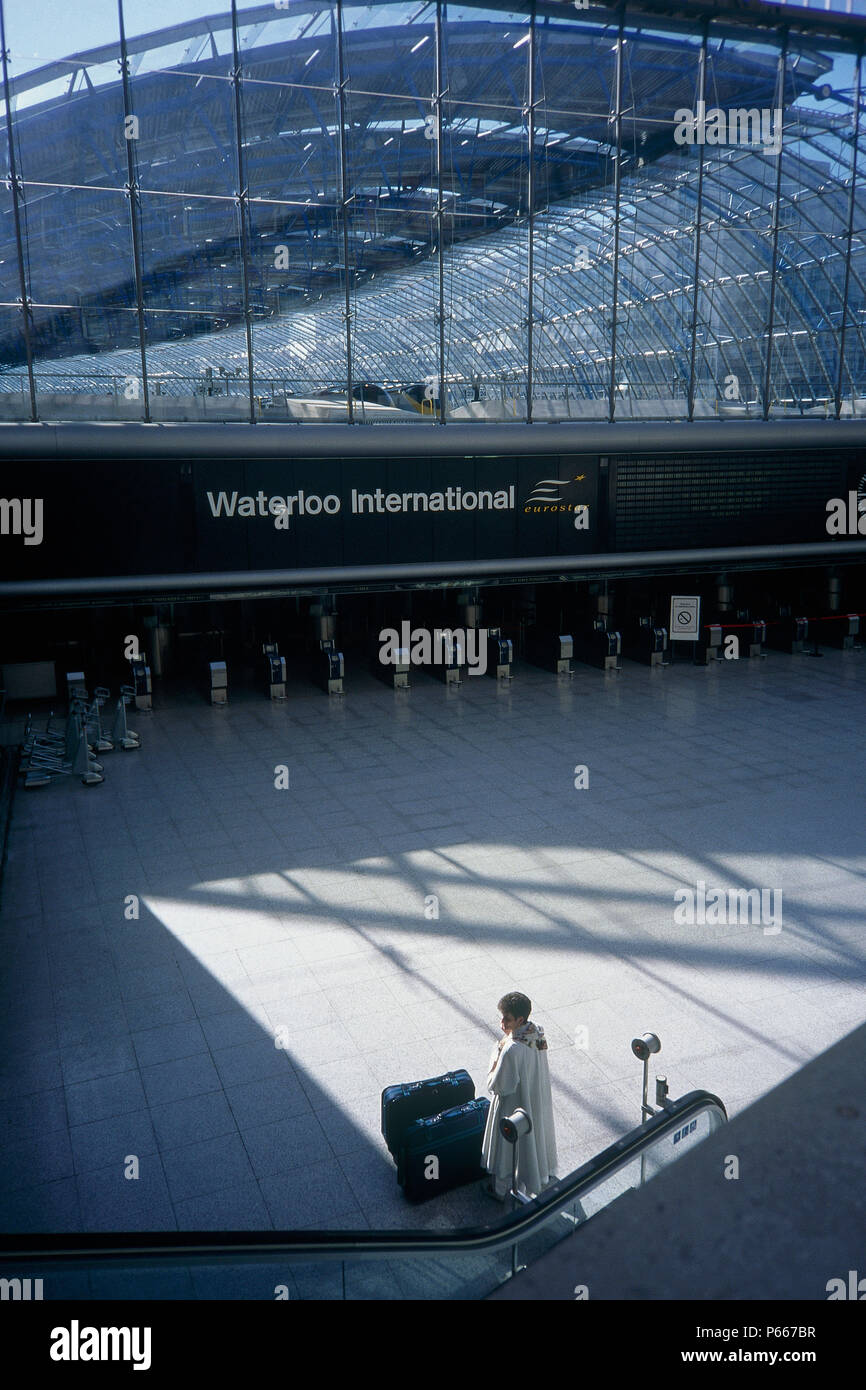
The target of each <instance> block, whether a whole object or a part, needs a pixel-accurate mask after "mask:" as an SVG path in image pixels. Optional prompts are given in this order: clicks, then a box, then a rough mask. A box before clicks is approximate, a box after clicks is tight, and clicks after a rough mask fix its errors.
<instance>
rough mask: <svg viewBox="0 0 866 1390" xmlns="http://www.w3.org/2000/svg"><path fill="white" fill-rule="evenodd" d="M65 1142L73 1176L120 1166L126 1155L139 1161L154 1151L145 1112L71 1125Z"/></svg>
mask: <svg viewBox="0 0 866 1390" xmlns="http://www.w3.org/2000/svg"><path fill="white" fill-rule="evenodd" d="M69 1140H70V1143H71V1146H72V1154H73V1159H74V1163H75V1171H76V1173H90V1172H94V1171H96V1170H97V1169H100V1168H109V1167H111V1166H113V1165H117V1164H121V1163H123V1162H124V1161H125V1159H126V1158H127V1156H128V1155H129V1154H135V1155H136V1156H137V1157H139V1158H140V1157H142V1155H145V1154H153V1153H156V1151H157V1144H156V1138H155V1136H154V1132H153V1126H152V1124H151V1120H150V1116H149V1115H148V1112H147V1111H146V1110H138V1111H132V1112H130V1113H129V1114H125V1115H113V1116H111V1117H110V1118H108V1119H104V1120H91V1121H90V1122H89V1123H87V1124H80V1125H73V1126H72V1128H71V1129H70V1130H69Z"/></svg>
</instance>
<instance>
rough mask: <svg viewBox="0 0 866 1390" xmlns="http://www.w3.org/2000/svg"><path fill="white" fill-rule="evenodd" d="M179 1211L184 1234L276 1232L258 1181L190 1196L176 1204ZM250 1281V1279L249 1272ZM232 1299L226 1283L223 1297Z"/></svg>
mask: <svg viewBox="0 0 866 1390" xmlns="http://www.w3.org/2000/svg"><path fill="white" fill-rule="evenodd" d="M175 1211H176V1213H177V1222H178V1229H179V1230H181V1231H268V1230H272V1229H273V1222H272V1221H271V1217H270V1213H269V1212H268V1209H267V1206H266V1205H265V1200H264V1198H263V1197H262V1194H261V1191H260V1190H259V1186H258V1183H255V1182H238V1183H236V1184H235V1185H234V1186H232V1187H229V1188H226V1189H225V1190H223V1191H220V1192H208V1193H205V1194H204V1195H203V1196H200V1197H189V1198H187V1199H186V1200H184V1201H181V1202H175ZM250 1272H251V1271H250ZM247 1280H249V1273H248V1275H247ZM248 1286H249V1285H248ZM199 1287H200V1285H199ZM273 1287H274V1286H273V1285H272V1286H271V1288H270V1291H269V1296H270V1297H271V1298H273V1296H274V1295H273ZM214 1296H216V1295H214ZM228 1296H229V1295H228V1293H227V1292H226V1289H225V1283H224V1282H223V1284H222V1289H221V1293H220V1297H222V1298H225V1297H228ZM249 1296H250V1297H255V1296H259V1297H260V1296H261V1295H259V1294H256V1295H254V1294H252V1293H251V1294H250V1295H249Z"/></svg>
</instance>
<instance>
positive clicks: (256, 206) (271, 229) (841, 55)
mask: <svg viewBox="0 0 866 1390" xmlns="http://www.w3.org/2000/svg"><path fill="white" fill-rule="evenodd" d="M18 8H19V7H18V5H17V0H16V4H10V0H6V4H5V13H4V21H5V25H6V31H7V45H8V47H9V48H10V50H11V53H12V56H13V59H14V58H15V55H16V42H15V28H16V12H17V10H18ZM112 9H113V6H112ZM176 12H177V13H178V14H179V16H180V17H179V19H178V22H177V23H175V24H173V25H172V26H170V27H167V28H165V29H163V30H161V31H159V32H142V29H141V21H143V20H144V19H145V17H146V16H147V15H148V14H149V13H150V14H151V15H152V7H151V6H150V5H147V6H146V5H144V4H139V3H134V0H125V3H124V4H123V6H122V14H123V17H124V29H125V33H124V36H123V39H121V37H120V35H119V34H118V36H117V37H112V38H110V39H109V40H108V41H107V42H105V43H103V44H101V45H98V46H94V47H92V48H91V49H89V50H87V51H84V52H79V53H78V54H75V55H73V56H72V57H70V58H65V59H62V60H61V59H52V60H51V61H48V62H44V63H41V64H39V65H37V66H35V67H31V68H29V69H28V70H24V71H20V72H17V73H14V72H13V71H12V67H14V66H15V64H14V62H13V64H12V66H10V67H9V68H8V70H7V72H6V74H5V79H6V87H7V90H8V96H9V116H8V120H7V122H6V127H7V129H8V128H11V130H12V149H11V154H10V148H9V144H8V138H7V139H6V141H5V147H6V155H7V165H8V168H9V175H10V177H9V178H8V180H7V188H6V191H5V193H4V194H3V201H2V211H3V217H2V220H0V414H5V415H7V416H9V415H10V414H12V415H14V414H15V413H16V412H18V413H21V411H24V412H27V409H28V406H29V413H30V414H32V413H34V408H35V412H36V413H37V414H44V413H45V411H46V410H47V411H48V413H51V411H52V410H54V411H55V412H56V411H57V410H62V409H64V408H65V407H64V404H63V403H62V402H59V401H58V398H59V397H61V396H65V395H68V394H70V393H71V394H76V393H77V394H79V395H83V396H87V397H89V398H91V399H90V400H89V403H88V408H89V409H90V410H91V412H92V411H96V413H97V414H99V413H103V412H104V413H105V414H106V415H108V416H109V417H111V416H116V415H117V414H120V415H121V416H125V415H130V414H131V415H132V416H136V415H139V414H143V415H144V417H145V418H161V416H160V412H161V411H162V415H163V416H166V415H167V414H170V412H168V407H167V406H166V405H165V401H166V398H171V399H174V400H176V401H177V400H179V399H180V398H188V399H191V398H193V397H198V398H199V400H200V401H201V400H204V399H205V398H207V400H208V401H209V402H210V404H209V405H208V407H207V409H208V411H209V412H210V413H211V414H213V413H214V412H215V410H218V407H217V406H215V401H216V399H217V393H219V397H221V398H222V399H223V400H225V402H226V407H227V409H228V398H229V397H236V403H237V404H238V405H239V406H241V407H242V405H243V400H244V397H246V398H247V401H248V402H249V403H251V407H252V410H253V411H254V412H255V411H257V410H261V409H262V408H263V407H264V406H268V407H270V408H271V409H272V410H275V409H279V408H282V409H283V410H284V411H288V413H289V415H292V414H293V413H294V414H295V415H297V414H298V411H297V410H294V412H293V410H292V404H291V403H292V402H293V401H296V402H297V401H300V400H313V399H315V398H316V397H317V396H318V394H319V393H320V392H321V391H323V390H325V389H328V388H330V389H331V390H332V392H334V391H336V392H337V393H338V394H339V393H340V392H342V393H343V398H344V401H345V398H346V395H347V394H349V395H351V396H353V397H354V398H357V397H358V396H359V395H360V396H366V397H367V399H368V400H370V399H372V396H371V393H370V392H369V391H368V389H367V386H366V385H365V384H370V385H371V386H372V384H377V385H378V386H380V387H384V388H387V389H388V390H389V391H390V392H391V397H390V398H389V399H390V401H391V402H392V403H393V404H394V405H395V406H396V408H397V409H402V410H410V411H416V412H417V411H418V410H420V411H421V412H422V413H423V411H424V397H425V396H426V404H427V409H428V412H432V413H434V414H438V415H439V416H440V418H441V417H442V416H443V415H444V414H446V413H452V414H453V413H454V412H457V413H458V414H462V415H468V416H477V417H479V418H503V416H505V417H507V418H514V417H516V418H525V416H526V412H527V410H528V409H532V412H533V415H534V416H535V417H536V418H544V417H545V414H547V415H548V416H550V415H553V416H556V415H561V414H567V415H571V414H574V415H578V416H579V415H615V416H617V417H618V416H620V415H625V416H627V415H633V414H646V415H657V416H662V417H673V418H678V417H682V416H684V415H688V414H691V413H697V414H700V413H702V412H704V413H705V412H707V411H712V412H714V413H715V412H717V411H718V412H720V413H742V412H743V411H753V410H758V411H763V413H765V414H766V413H769V411H770V410H790V409H796V410H797V411H798V412H800V411H802V410H806V409H808V410H813V409H819V410H824V411H831V412H838V411H840V410H841V409H842V408H848V409H857V408H858V407H857V400H858V397H859V395H860V394H861V392H862V391H863V387H864V379H866V342H864V336H863V334H864V313H866V295H864V282H866V263H864V260H863V257H864V250H866V246H864V241H863V238H862V233H863V230H864V224H866V196H864V193H863V182H862V148H863V140H862V135H863V132H862V131H861V129H860V110H861V107H862V81H861V74H860V72H859V68H858V62H857V60H856V57H855V54H854V52H853V48H852V47H851V46H849V45H850V40H849V39H842V38H839V39H838V40H837V39H834V38H833V37H832V35H830V36H829V37H828V36H827V35H825V34H823V33H822V34H821V35H820V36H812V35H809V34H807V33H791V35H790V36H789V38H788V40H787V45H786V46H784V47H783V45H784V42H785V41H784V39H783V37H782V33H781V31H778V32H776V31H774V29H773V27H772V25H771V24H768V23H767V22H765V23H764V26H763V27H762V28H760V29H749V30H747V29H744V28H742V27H735V26H734V25H733V23H732V24H727V23H726V22H725V21H722V20H713V21H711V22H708V23H707V25H706V28H705V29H704V28H701V27H696V26H695V25H694V24H691V25H690V24H689V23H688V21H687V20H675V19H667V20H665V21H662V20H661V19H660V18H659V17H658V16H649V15H647V14H645V13H643V12H642V11H640V10H639V9H638V8H635V9H634V10H629V11H628V12H627V14H626V18H625V21H624V23H623V25H622V27H620V22H619V17H618V12H616V13H615V12H613V11H608V10H606V9H605V8H604V7H596V6H593V7H589V8H587V9H586V10H583V9H578V8H577V7H575V6H570V5H569V6H566V5H564V4H555V3H551V4H548V5H537V6H535V7H534V8H526V9H524V10H523V11H522V12H520V11H517V12H511V11H503V10H498V9H493V8H490V7H489V6H488V7H487V8H485V9H481V8H479V7H472V6H469V5H463V6H460V7H459V8H457V9H455V8H451V7H448V8H446V7H445V6H444V5H439V6H437V5H435V4H433V5H430V4H426V5H425V4H414V5H406V4H380V5H377V6H365V7H361V6H357V7H356V6H350V5H348V4H345V5H343V6H342V7H341V8H340V9H336V8H334V7H333V6H331V5H322V4H317V3H308V0H297V3H296V0H292V6H291V11H290V12H289V11H288V9H286V10H283V9H282V7H280V8H277V7H276V6H274V5H268V6H262V5H260V6H256V7H253V8H251V9H245V10H240V11H239V12H238V15H237V23H236V24H235V25H233V23H232V17H231V13H230V12H229V11H227V12H225V13H220V14H215V15H211V16H205V17H199V16H196V15H193V16H192V17H190V18H188V19H187V18H184V17H183V10H182V8H180V7H178V8H177V10H176ZM770 13H772V12H770ZM116 25H117V21H116V18H115V27H116ZM19 27H21V25H20V23H19ZM18 66H19V67H26V64H25V63H22V62H21V61H20V60H19V63H18ZM118 68H120V72H121V80H118V76H117V74H118ZM61 80H62V81H63V82H64V84H65V85H64V89H63V92H62V94H61V95H58V94H57V92H56V87H57V84H58V82H59V81H61ZM702 99H703V106H701V105H700V102H701V100H702ZM713 113H715V114H713ZM689 118H690V119H691V125H689ZM13 180H14V181H13ZM16 195H17V196H16ZM22 305H24V306H25V307H26V313H23V312H22ZM28 352H29V356H30V363H31V367H32V385H33V391H32V393H31V392H29V387H30V382H31V377H30V375H29V373H28V371H27V365H28V364H27V358H28ZM440 382H442V383H444V389H440V384H439V383H440ZM425 384H426V388H427V389H426V391H425V390H424V389H423V388H424V386H425ZM411 386H415V388H416V389H415V391H414V394H413V393H412V392H411V391H407V390H406V389H405V388H409V387H411ZM419 387H420V388H422V389H420V390H419V389H418V388H419ZM28 396H29V400H28ZM95 397H98V398H99V401H100V402H102V404H98V403H96V402H95V401H94V399H93V398H95ZM383 399H384V398H383ZM40 401H41V402H42V406H41V408H40ZM19 407H20V409H19ZM387 413H388V412H387V410H383V411H381V412H380V415H381V418H386V416H387ZM304 418H317V416H316V413H315V411H313V412H309V411H308V412H307V415H306V416H305V417H304Z"/></svg>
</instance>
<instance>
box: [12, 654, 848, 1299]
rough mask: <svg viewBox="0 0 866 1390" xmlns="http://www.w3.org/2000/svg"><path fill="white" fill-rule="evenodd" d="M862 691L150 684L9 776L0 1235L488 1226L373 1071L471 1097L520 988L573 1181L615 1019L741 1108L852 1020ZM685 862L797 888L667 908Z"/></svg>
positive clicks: (620, 1117)
mask: <svg viewBox="0 0 866 1390" xmlns="http://www.w3.org/2000/svg"><path fill="white" fill-rule="evenodd" d="M864 690H866V654H864V653H846V654H842V653H833V652H827V654H826V656H825V658H824V659H823V660H821V661H814V660H810V659H809V658H808V657H805V656H802V657H787V656H783V655H779V654H771V655H770V656H769V657H768V658H767V659H766V660H764V661H760V662H748V661H741V662H739V663H725V664H724V665H719V666H714V667H711V668H709V669H702V668H695V667H692V666H690V665H688V664H686V663H683V664H681V665H680V664H676V665H674V666H673V667H672V668H670V669H668V670H666V671H663V672H651V671H650V670H648V669H647V668H644V667H642V666H639V665H636V664H632V663H628V662H627V663H626V664H625V670H624V671H623V673H622V675H620V676H610V677H604V676H603V675H602V674H601V673H600V672H597V671H594V670H592V669H590V668H587V667H581V668H578V672H577V674H576V675H575V678H574V680H573V681H563V680H559V681H557V679H556V678H555V677H553V676H549V675H546V674H545V673H543V672H541V671H537V670H534V669H533V668H531V667H520V668H518V672H517V676H516V679H515V680H514V682H513V685H512V686H510V687H498V686H497V685H496V684H495V683H494V682H493V681H492V680H489V679H481V678H479V679H469V680H467V681H466V682H465V683H464V685H463V687H462V689H461V690H459V691H451V690H448V689H447V688H446V687H444V686H443V685H441V684H440V683H438V682H435V681H433V680H430V679H429V678H428V677H426V676H423V675H418V676H417V677H416V678H415V682H414V686H413V689H412V690H411V691H410V692H408V693H404V692H394V691H390V690H389V689H387V688H386V687H385V686H384V685H382V684H381V683H377V682H375V681H373V680H372V679H371V678H370V677H368V676H366V675H365V674H363V673H361V674H359V675H357V676H355V675H354V674H353V673H352V672H351V671H350V673H349V680H348V693H347V695H346V696H345V698H344V699H342V700H340V699H331V700H328V698H327V697H326V696H324V695H322V694H320V693H319V692H318V691H316V690H315V689H312V688H305V687H299V688H297V689H293V690H292V692H291V699H290V702H289V703H288V705H284V706H276V705H274V706H272V705H270V704H269V703H268V702H267V701H266V700H265V698H264V697H263V696H262V695H260V694H259V693H258V692H246V693H244V692H239V691H237V690H234V691H233V692H232V695H231V703H230V705H229V707H228V708H227V709H211V708H210V707H209V706H207V705H206V704H204V703H203V702H202V701H201V700H200V699H199V697H198V696H197V695H195V694H193V693H190V692H185V691H183V690H180V691H176V692H174V693H173V694H172V693H168V692H163V693H160V692H159V690H157V694H156V710H155V711H154V713H153V714H152V715H151V716H147V715H138V716H136V719H135V720H132V719H131V720H130V722H131V723H134V724H135V726H136V727H137V728H138V729H139V732H140V733H141V734H142V736H143V741H144V746H143V748H142V750H141V751H140V752H131V753H119V752H116V753H110V754H106V755H105V757H104V763H105V768H106V780H105V783H104V785H102V786H100V787H97V788H84V787H82V786H81V785H79V784H78V782H77V781H72V780H71V779H70V780H69V781H67V782H66V784H65V785H57V786H52V787H49V788H47V789H45V790H40V791H34V792H31V793H24V792H23V791H19V792H18V794H17V798H16V804H15V810H14V818H13V823H12V829H11V834H10V841H9V856H8V865H7V869H6V874H5V881H4V890H3V912H2V924H0V925H2V950H3V962H4V971H3V993H2V1009H3V1032H2V1037H3V1060H2V1072H0V1120H2V1133H3V1159H2V1198H0V1207H2V1211H0V1216H2V1226H3V1229H5V1230H16V1231H45V1230H48V1231H51V1230H55V1231H64V1230H66V1231H78V1230H88V1231H95V1230H113V1229H122V1230H148V1229H151V1230H163V1229H172V1230H173V1229H175V1228H180V1229H217V1230H219V1229H256V1228H272V1227H274V1228H277V1229H286V1228H291V1227H296V1228H297V1227H307V1226H321V1227H334V1226H370V1227H394V1226H401V1225H405V1226H425V1225H430V1226H449V1225H455V1224H476V1223H478V1222H479V1221H486V1220H489V1219H495V1218H496V1217H497V1216H498V1214H499V1211H500V1209H499V1208H497V1207H495V1206H493V1204H492V1203H490V1202H489V1200H487V1199H485V1198H483V1197H482V1196H481V1195H480V1194H479V1193H478V1192H477V1190H476V1189H474V1188H473V1189H463V1190H461V1191H458V1192H455V1193H452V1194H450V1195H449V1196H447V1197H443V1198H440V1199H437V1200H436V1201H434V1202H431V1203H427V1204H426V1205H424V1206H422V1207H410V1206H409V1205H408V1204H407V1203H405V1202H404V1200H403V1198H402V1196H401V1194H400V1192H399V1190H398V1188H397V1185H396V1180H395V1172H394V1168H393V1165H392V1163H391V1160H390V1158H389V1157H388V1155H387V1152H386V1150H385V1148H384V1145H383V1142H382V1140H381V1137H380V1134H379V1095H380V1091H381V1088H382V1087H383V1086H384V1085H386V1084H387V1083H389V1082H395V1081H405V1080H412V1079H417V1078H419V1077H422V1076H430V1075H434V1074H436V1073H438V1072H441V1071H444V1070H446V1069H447V1068H452V1067H459V1066H465V1067H467V1068H468V1069H469V1070H470V1072H471V1073H472V1075H473V1077H474V1079H475V1082H476V1086H477V1088H478V1089H479V1091H481V1090H482V1088H483V1083H484V1080H485V1074H486V1063H487V1058H488V1055H489V1051H490V1047H491V1045H492V1043H493V1041H494V1040H495V1036H496V1031H495V1030H496V1025H497V1021H498V1017H497V1013H496V1001H497V999H498V998H499V996H500V995H501V994H502V993H503V992H504V991H505V990H506V989H508V988H515V987H517V988H520V989H522V990H524V991H525V992H526V993H528V994H529V995H530V996H531V998H532V1000H533V1003H534V1014H535V1017H536V1018H537V1021H538V1022H539V1023H541V1024H542V1025H543V1026H544V1027H545V1029H546V1031H547V1034H548V1038H549V1041H550V1048H551V1051H550V1063H551V1070H552V1074H553V1079H554V1091H555V1102H556V1111H557V1116H558V1126H559V1127H558V1137H559V1144H560V1157H561V1162H560V1171H561V1172H562V1173H565V1172H566V1171H568V1170H569V1169H571V1168H572V1167H575V1166H577V1165H578V1164H579V1163H581V1162H583V1161H585V1160H586V1159H587V1158H589V1157H591V1156H592V1155H593V1154H594V1153H596V1152H597V1151H598V1150H599V1149H601V1148H602V1147H604V1146H605V1145H606V1144H608V1143H610V1142H611V1141H612V1140H613V1139H615V1138H618V1137H620V1136H621V1135H622V1134H623V1133H624V1132H625V1131H626V1130H628V1129H629V1128H631V1127H632V1126H633V1125H634V1124H635V1123H637V1121H638V1120H639V1118H640V1112H639V1102H640V1064H639V1063H638V1062H636V1061H635V1059H634V1058H633V1056H632V1055H631V1052H630V1049H629V1042H630V1039H631V1038H632V1037H633V1036H634V1035H635V1034H636V1033H640V1032H644V1031H646V1030H649V1029H652V1030H654V1031H656V1032H658V1033H659V1034H660V1036H661V1039H662V1045H663V1050H662V1053H661V1054H660V1056H659V1058H658V1059H657V1060H658V1066H657V1068H655V1069H654V1070H659V1071H663V1072H665V1073H666V1074H667V1076H668V1079H669V1083H670V1088H671V1093H672V1094H673V1095H680V1094H682V1093H684V1092H685V1091H688V1090H690V1089H692V1088H695V1087H705V1088H707V1089H710V1090H712V1091H715V1092H716V1093H718V1094H719V1095H720V1096H721V1097H722V1099H723V1100H724V1101H725V1103H726V1104H727V1105H728V1107H729V1110H730V1111H731V1112H735V1111H737V1110H738V1109H741V1108H742V1107H743V1106H745V1105H747V1104H749V1103H750V1102H751V1101H753V1100H755V1099H756V1098H757V1097H758V1096H760V1095H761V1094H763V1093H764V1092H765V1091H767V1090H768V1089H769V1088H770V1087H772V1086H774V1085H775V1084H776V1083H778V1082H779V1081H781V1080H782V1079H783V1078H784V1077H786V1076H788V1075H789V1074H790V1073H791V1072H792V1071H794V1070H796V1069H797V1068H798V1067H799V1066H800V1065H801V1064H802V1063H803V1061H804V1060H806V1059H807V1058H809V1057H811V1056H814V1055H815V1054H816V1053H818V1052H820V1051H822V1050H823V1049H824V1048H826V1047H827V1046H828V1045H829V1044H830V1043H832V1042H834V1041H835V1040H836V1039H838V1038H840V1037H842V1036H843V1035H844V1034H846V1033H847V1032H849V1031H850V1030H851V1029H852V1028H853V1027H854V1026H855V1025H856V1024H857V1023H859V1022H860V1021H861V1020H862V1019H863V1017H864V1014H866V1006H864V995H866V991H864V981H866V932H864V926H866V922H864V900H866V891H864V890H866V842H864V819H866V818H864V814H863V788H864V785H866V725H864V719H863V710H864ZM280 764H284V765H285V766H286V767H288V769H289V773H290V786H289V788H288V790H277V789H276V788H275V786H274V778H275V769H276V768H277V766H278V765H280ZM578 764H586V765H587V766H588V768H589V777H590V786H589V788H588V789H586V790H576V789H575V787H574V770H575V767H576V765H578ZM698 880H703V881H705V883H706V884H707V888H708V890H709V889H710V888H712V887H722V888H736V887H741V888H742V887H746V888H751V887H758V888H762V887H763V888H777V889H781V890H782V894H783V927H782V930H781V931H780V932H778V933H777V934H772V933H765V932H764V931H763V930H762V927H761V925H760V924H752V925H729V926H687V925H678V924H676V923H675V921H674V896H673V895H674V892H675V890H676V889H677V888H680V887H683V886H685V887H692V888H693V887H694V886H695V884H696V883H697V882H698ZM132 894H134V895H136V896H137V898H138V899H139V904H140V914H139V916H138V919H137V920H136V919H131V920H129V919H128V918H127V915H125V914H126V913H127V912H128V911H129V909H128V907H126V908H125V904H127V902H128V896H129V895H132ZM434 896H435V898H436V899H438V918H435V917H432V916H430V915H425V904H427V908H426V914H429V913H430V912H431V907H430V902H431V899H432V898H433V897H434ZM275 1042H276V1043H278V1044H279V1045H275ZM578 1044H579V1045H578ZM133 1157H134V1159H136V1160H137V1171H138V1177H137V1178H131V1177H127V1176H125V1174H126V1172H129V1171H132V1169H133V1168H134V1164H133ZM332 1275H333V1271H331V1272H330V1273H329V1275H328V1277H331V1276H332ZM202 1277H204V1276H202ZM300 1277H301V1276H300V1275H298V1278H300ZM322 1277H324V1276H322ZM370 1277H371V1278H373V1277H374V1275H373V1274H371V1275H370ZM375 1277H378V1276H375ZM178 1278H179V1279H180V1281H181V1284H184V1281H185V1280H186V1279H187V1278H188V1276H187V1275H186V1274H181V1273H179V1274H178ZM184 1286H185V1285H184Z"/></svg>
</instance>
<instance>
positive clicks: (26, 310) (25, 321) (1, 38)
mask: <svg viewBox="0 0 866 1390" xmlns="http://www.w3.org/2000/svg"><path fill="white" fill-rule="evenodd" d="M0 50H2V59H3V99H4V101H5V102H6V137H7V139H8V141H9V181H10V184H11V186H12V222H13V225H14V227H15V246H16V248H17V254H18V283H19V286H20V288H21V313H22V316H23V318H22V332H23V334H24V355H25V357H26V360H27V381H28V384H29V386H30V418H31V420H36V419H37V418H38V417H37V412H36V380H35V378H34V376H33V345H32V344H31V342H30V296H29V295H28V293H27V272H26V270H25V268H24V239H23V237H22V235H21V207H20V203H19V189H18V170H17V168H16V164H15V145H14V140H13V132H12V97H11V95H10V92H9V55H8V53H7V51H6V15H5V13H4V5H3V0H0Z"/></svg>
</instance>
